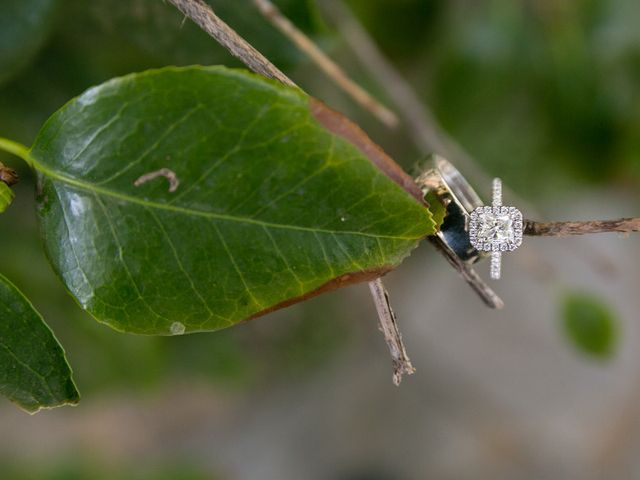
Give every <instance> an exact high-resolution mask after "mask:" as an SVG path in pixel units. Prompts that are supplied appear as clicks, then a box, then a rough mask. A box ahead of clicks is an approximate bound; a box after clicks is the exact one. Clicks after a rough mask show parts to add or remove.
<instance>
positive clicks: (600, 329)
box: [562, 292, 618, 358]
mask: <svg viewBox="0 0 640 480" xmlns="http://www.w3.org/2000/svg"><path fill="white" fill-rule="evenodd" d="M562 318H563V326H564V330H565V333H566V334H567V336H568V337H569V339H570V340H571V341H572V343H573V344H574V345H575V347H576V348H577V349H578V350H580V351H581V352H583V353H586V354H588V355H591V356H593V357H599V358H609V357H611V356H612V355H613V354H614V353H615V349H616V345H617V341H618V328H617V323H616V317H615V314H614V313H613V312H612V311H611V308H610V307H609V305H607V304H606V303H605V302H603V301H602V300H600V299H598V298H596V297H594V296H593V295H590V294H586V293H575V292H573V293H569V294H567V295H566V296H565V297H564V298H563V301H562Z"/></svg>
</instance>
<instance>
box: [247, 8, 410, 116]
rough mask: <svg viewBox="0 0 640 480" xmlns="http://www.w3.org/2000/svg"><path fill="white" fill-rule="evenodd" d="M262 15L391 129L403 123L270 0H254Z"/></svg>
mask: <svg viewBox="0 0 640 480" xmlns="http://www.w3.org/2000/svg"><path fill="white" fill-rule="evenodd" d="M253 3H254V4H255V5H256V7H257V8H258V10H259V11H260V13H261V14H262V15H263V16H264V17H265V18H266V19H267V20H268V21H269V22H271V24H273V25H274V26H275V27H276V28H277V29H278V30H279V31H280V32H281V33H282V34H283V35H284V36H286V37H287V38H288V39H289V40H290V41H291V42H292V43H293V44H294V45H296V47H298V49H299V50H301V51H302V52H303V53H305V54H306V55H308V56H309V58H311V60H312V61H313V62H314V63H315V64H316V65H317V66H318V67H319V68H320V69H321V70H322V71H323V72H324V73H325V74H326V75H327V76H328V77H329V78H330V79H331V80H333V81H334V82H335V83H336V84H337V85H338V86H339V87H340V88H341V89H342V90H344V91H345V92H346V93H347V94H348V95H349V96H350V97H351V98H353V99H354V100H355V101H356V102H357V103H358V104H360V105H361V106H362V107H363V108H364V109H366V110H368V111H369V112H371V114H372V115H374V116H375V117H376V118H377V119H378V120H380V121H381V122H382V123H383V124H385V125H386V126H387V127H389V128H396V127H397V126H398V124H399V120H398V117H397V115H396V114H395V113H394V112H392V111H391V110H389V109H388V108H387V107H385V106H384V105H382V104H381V103H380V102H379V101H377V100H376V99H375V98H373V97H372V96H371V95H370V94H369V93H368V92H367V91H366V90H365V89H363V88H362V87H361V86H360V85H358V84H357V83H356V82H354V81H353V80H351V78H349V76H348V75H347V74H346V73H345V72H344V70H343V69H342V68H341V67H340V66H339V65H338V64H336V63H335V62H334V61H333V60H331V58H329V57H328V56H327V55H326V54H325V53H324V52H323V51H322V50H321V49H320V48H319V47H318V46H317V45H316V44H315V43H314V42H313V41H312V40H311V39H310V38H309V37H308V36H307V35H305V34H304V32H302V31H300V29H298V28H297V27H296V26H295V25H294V24H293V23H291V21H290V20H289V19H288V18H287V17H285V16H284V15H283V14H282V12H281V11H280V10H279V9H278V7H276V6H275V5H274V4H273V3H272V2H271V1H270V0H253Z"/></svg>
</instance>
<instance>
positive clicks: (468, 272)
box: [428, 235, 504, 310]
mask: <svg viewBox="0 0 640 480" xmlns="http://www.w3.org/2000/svg"><path fill="white" fill-rule="evenodd" d="M428 239H429V242H431V244H432V245H433V246H434V247H435V248H436V250H437V251H438V252H440V253H441V254H442V255H443V256H444V258H445V259H446V260H447V261H448V262H449V265H451V266H452V267H453V268H454V269H455V270H456V271H457V272H458V273H459V274H460V276H461V277H462V278H463V279H464V281H465V282H467V283H468V284H469V286H470V287H471V288H472V289H473V291H474V292H476V293H477V294H478V296H479V297H480V298H481V299H482V301H483V302H484V304H485V305H486V306H487V307H489V308H495V309H498V310H499V309H501V308H503V307H504V302H503V301H502V299H501V298H500V297H499V296H498V295H496V293H495V292H494V291H493V290H492V289H491V287H489V285H487V284H486V283H484V281H483V280H482V278H480V276H479V275H478V273H477V272H476V271H475V270H474V269H473V268H471V267H470V266H469V265H467V264H466V263H464V262H463V261H461V260H460V258H458V256H457V255H456V254H455V253H453V252H452V251H451V250H450V249H449V248H448V247H447V246H446V245H445V244H444V243H443V242H442V240H440V238H439V237H437V236H435V235H434V236H431V237H428Z"/></svg>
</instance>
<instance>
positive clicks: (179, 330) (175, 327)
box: [169, 322, 185, 335]
mask: <svg viewBox="0 0 640 480" xmlns="http://www.w3.org/2000/svg"><path fill="white" fill-rule="evenodd" d="M169 330H170V331H171V335H182V334H183V333H184V331H185V326H184V324H183V323H180V322H173V323H172V324H171V327H170V328H169Z"/></svg>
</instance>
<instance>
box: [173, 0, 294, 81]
mask: <svg viewBox="0 0 640 480" xmlns="http://www.w3.org/2000/svg"><path fill="white" fill-rule="evenodd" d="M169 2H171V3H172V4H173V5H175V7H176V8H177V9H178V10H180V11H181V12H182V13H184V14H185V15H186V16H187V17H189V18H190V19H191V20H193V21H194V22H195V23H196V24H197V25H198V26H199V27H200V28H201V29H202V30H204V31H205V32H207V33H208V34H209V35H211V36H212V37H213V38H214V39H215V40H216V41H217V42H218V43H219V44H220V45H222V46H223V47H225V48H226V49H227V50H229V52H230V53H231V55H233V56H234V57H236V58H237V59H238V60H240V61H241V62H242V63H244V64H245V65H246V66H247V67H249V68H250V69H251V70H253V71H254V72H256V73H258V74H260V75H263V76H265V77H268V78H272V79H274V80H278V81H279V82H281V83H284V84H285V85H289V86H292V87H295V86H296V84H295V83H293V81H291V79H290V78H289V77H287V76H286V75H285V74H284V73H282V72H281V71H280V70H279V69H278V68H277V67H276V66H275V65H274V64H272V63H271V62H270V61H269V60H267V59H266V58H265V57H264V56H263V55H262V54H261V53H260V52H259V51H258V50H256V49H255V48H253V47H252V46H251V45H250V44H249V42H247V41H246V40H245V39H244V38H242V37H241V36H240V35H238V34H237V33H236V32H235V30H233V29H232V28H231V27H230V26H229V25H227V24H226V23H225V22H223V21H222V20H221V19H220V17H218V16H217V15H216V14H215V13H214V12H213V10H212V8H211V7H210V6H209V5H207V4H206V3H205V2H204V1H203V0H169Z"/></svg>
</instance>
